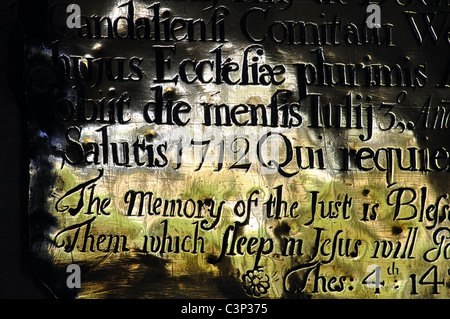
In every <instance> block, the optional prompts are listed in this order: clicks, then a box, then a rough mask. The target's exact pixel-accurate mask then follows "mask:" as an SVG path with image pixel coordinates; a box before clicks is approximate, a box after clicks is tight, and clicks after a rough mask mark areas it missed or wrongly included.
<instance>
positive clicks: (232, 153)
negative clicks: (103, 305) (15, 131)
mask: <svg viewBox="0 0 450 319" xmlns="http://www.w3.org/2000/svg"><path fill="white" fill-rule="evenodd" d="M449 6H450V2H448V1H445V0H389V1H372V2H369V1H365V0H267V1H265V0H234V1H232V0H205V1H202V0H196V1H194V0H192V1H188V0H173V1H152V0H142V1H139V0H128V1H127V0H117V1H106V0H105V1H103V0H99V1H84V0H80V1H74V2H62V1H47V2H46V6H45V7H40V8H39V10H41V11H37V12H36V14H40V15H41V21H42V24H41V25H39V26H36V28H39V29H41V30H43V32H42V33H39V34H40V35H39V36H36V34H34V35H33V36H27V37H26V56H25V58H26V61H27V62H26V68H25V75H26V84H27V88H26V90H27V91H26V98H27V105H28V110H27V112H28V115H29V118H28V122H29V123H28V127H29V146H30V147H29V156H30V165H29V171H30V185H29V216H30V240H31V253H32V255H33V256H32V257H33V268H34V270H35V273H36V275H37V276H38V278H39V279H40V280H41V281H42V282H43V283H45V285H46V286H47V287H48V289H49V290H50V291H51V292H52V293H53V294H54V295H55V296H56V297H58V298H200V299H201V298H273V299H281V298H312V299H320V298H321V299H330V298H356V299H383V298H399V299H411V298H417V299H430V298H448V297H449V291H450V289H449V287H450V265H449V262H448V260H449V258H450V198H449V192H450V178H449V170H450V153H449V147H450V136H449V120H450V95H449V92H450V89H449V88H450V55H449V53H450V19H449V18H448V15H449V13H450V7H449Z"/></svg>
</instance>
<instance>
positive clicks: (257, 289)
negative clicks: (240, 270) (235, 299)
mask: <svg viewBox="0 0 450 319" xmlns="http://www.w3.org/2000/svg"><path fill="white" fill-rule="evenodd" d="M242 286H243V287H244V289H245V291H246V292H247V294H249V295H251V296H254V297H260V296H261V295H264V294H266V293H267V290H268V289H269V287H270V284H269V277H268V276H267V275H266V274H265V273H264V271H262V270H259V269H253V270H248V271H247V272H246V273H245V274H244V275H242Z"/></svg>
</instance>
